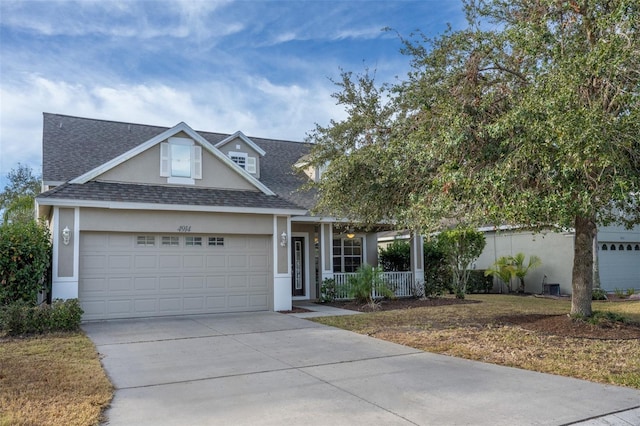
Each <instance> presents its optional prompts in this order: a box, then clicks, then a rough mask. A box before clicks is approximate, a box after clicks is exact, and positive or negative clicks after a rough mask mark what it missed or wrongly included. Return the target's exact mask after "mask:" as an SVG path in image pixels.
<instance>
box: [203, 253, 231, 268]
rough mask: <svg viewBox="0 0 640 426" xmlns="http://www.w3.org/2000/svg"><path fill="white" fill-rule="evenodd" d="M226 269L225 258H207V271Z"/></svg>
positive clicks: (216, 256)
mask: <svg viewBox="0 0 640 426" xmlns="http://www.w3.org/2000/svg"><path fill="white" fill-rule="evenodd" d="M226 267H227V256H225V255H223V254H218V255H209V256H207V268H208V269H224V268H226Z"/></svg>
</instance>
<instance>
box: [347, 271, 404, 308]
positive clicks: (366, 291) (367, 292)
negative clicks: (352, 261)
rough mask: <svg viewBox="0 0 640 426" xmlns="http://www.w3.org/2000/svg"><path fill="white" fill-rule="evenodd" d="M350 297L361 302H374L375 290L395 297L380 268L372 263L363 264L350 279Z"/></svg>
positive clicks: (381, 294)
mask: <svg viewBox="0 0 640 426" xmlns="http://www.w3.org/2000/svg"><path fill="white" fill-rule="evenodd" d="M348 286H349V297H350V298H353V299H355V300H356V301H357V302H359V303H368V304H372V303H373V302H374V294H373V293H374V290H375V293H376V294H377V295H380V296H382V297H393V296H394V294H393V291H391V289H389V287H387V285H386V283H385V282H384V278H383V276H382V270H381V269H380V268H374V267H373V266H371V265H366V264H365V265H362V266H360V267H359V268H358V270H357V271H356V275H352V276H350V277H349V279H348Z"/></svg>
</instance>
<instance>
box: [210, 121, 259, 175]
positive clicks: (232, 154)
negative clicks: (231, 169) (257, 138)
mask: <svg viewBox="0 0 640 426" xmlns="http://www.w3.org/2000/svg"><path fill="white" fill-rule="evenodd" d="M215 147H216V148H218V149H219V150H220V151H222V153H223V154H224V155H226V156H227V157H229V158H230V159H231V161H233V162H234V163H236V164H237V165H238V166H239V167H241V168H242V169H244V170H245V171H246V172H247V173H249V174H250V175H251V176H253V177H255V178H258V179H259V178H260V158H261V157H263V156H264V154H265V152H264V150H263V149H262V148H260V147H259V146H258V145H256V144H255V142H253V141H252V140H251V139H249V138H248V137H247V136H245V135H244V133H242V132H240V131H238V132H235V133H234V134H233V135H231V136H229V137H227V138H225V139H224V140H222V141H220V142H218V143H217V144H216V145H215Z"/></svg>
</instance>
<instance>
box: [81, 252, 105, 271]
mask: <svg viewBox="0 0 640 426" xmlns="http://www.w3.org/2000/svg"><path fill="white" fill-rule="evenodd" d="M80 261H81V262H82V265H83V269H84V270H85V271H86V272H102V271H105V270H106V269H107V255H106V254H103V255H87V254H85V255H82V256H81V257H80Z"/></svg>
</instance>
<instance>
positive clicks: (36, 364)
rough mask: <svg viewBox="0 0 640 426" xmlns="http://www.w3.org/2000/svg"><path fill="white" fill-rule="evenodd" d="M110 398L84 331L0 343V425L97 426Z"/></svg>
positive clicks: (106, 380) (103, 374) (110, 391)
mask: <svg viewBox="0 0 640 426" xmlns="http://www.w3.org/2000/svg"><path fill="white" fill-rule="evenodd" d="M112 395H113V387H112V385H111V382H110V381H109V379H108V378H107V377H106V375H105V373H104V371H103V369H102V366H101V365H100V360H99V358H98V354H97V352H96V349H95V347H94V346H93V343H92V342H91V341H90V340H89V338H87V337H86V336H85V335H84V334H83V333H60V334H50V335H42V336H34V337H28V338H12V339H0V425H96V424H99V422H100V421H101V420H102V417H101V416H102V411H103V409H104V408H106V407H107V406H108V404H109V402H110V401H111V398H112Z"/></svg>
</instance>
